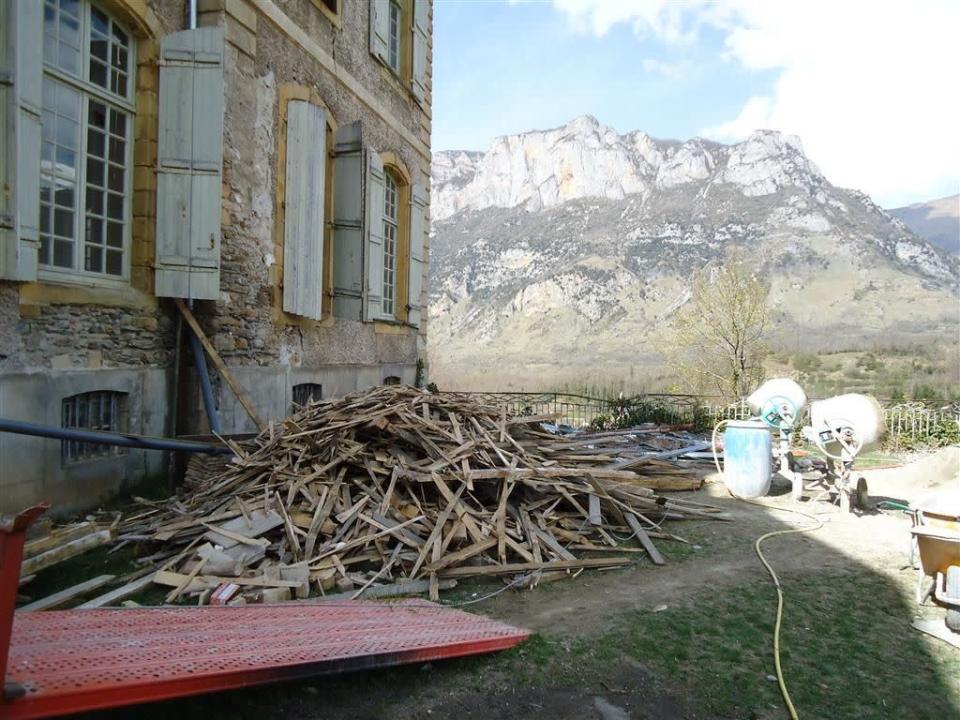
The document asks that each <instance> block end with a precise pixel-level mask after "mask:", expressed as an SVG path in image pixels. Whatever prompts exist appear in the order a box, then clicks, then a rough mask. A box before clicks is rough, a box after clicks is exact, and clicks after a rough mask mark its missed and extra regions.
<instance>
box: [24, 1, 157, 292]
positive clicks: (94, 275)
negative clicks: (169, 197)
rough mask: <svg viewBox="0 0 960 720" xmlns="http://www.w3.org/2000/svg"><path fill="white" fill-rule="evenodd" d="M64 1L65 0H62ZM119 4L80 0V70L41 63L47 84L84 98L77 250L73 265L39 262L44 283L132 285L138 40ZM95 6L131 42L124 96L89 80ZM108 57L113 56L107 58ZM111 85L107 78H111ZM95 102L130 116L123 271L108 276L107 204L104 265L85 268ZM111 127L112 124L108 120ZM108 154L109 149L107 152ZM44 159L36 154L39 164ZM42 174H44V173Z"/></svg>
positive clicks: (79, 149) (76, 212)
mask: <svg viewBox="0 0 960 720" xmlns="http://www.w3.org/2000/svg"><path fill="white" fill-rule="evenodd" d="M60 1H62V0H60ZM43 2H44V9H45V11H46V10H47V9H48V8H49V6H51V5H53V6H57V7H59V5H60V2H58V0H43ZM114 4H116V0H115V2H113V3H111V2H106V3H104V2H93V1H92V0H78V2H77V6H78V7H79V10H80V28H79V31H78V32H79V34H80V39H79V42H80V45H81V47H80V48H79V58H78V63H79V74H77V75H74V74H71V73H69V72H68V71H66V70H63V69H62V68H59V67H57V65H56V64H51V63H50V62H48V61H47V59H46V56H45V57H44V62H43V80H44V84H45V86H46V84H47V83H48V82H50V81H52V82H53V83H56V85H57V86H60V87H66V88H67V89H68V90H69V91H72V92H75V93H77V94H78V95H79V96H80V100H79V118H78V119H79V123H78V134H79V138H78V146H77V153H76V154H77V167H76V170H75V174H76V181H75V183H74V195H75V204H74V208H75V210H74V220H73V225H74V227H73V241H72V242H73V244H74V248H73V249H74V253H73V267H71V268H67V267H62V266H57V265H54V264H52V263H51V264H41V265H40V266H39V268H38V272H37V279H38V280H39V281H41V282H50V283H54V284H82V285H91V286H104V287H124V286H129V284H130V282H131V268H132V255H133V250H132V247H133V223H134V212H133V193H134V173H135V157H134V149H135V143H136V134H137V133H136V126H137V114H136V110H137V108H136V99H137V94H138V92H139V83H138V80H137V78H138V75H139V56H138V52H139V42H138V37H137V33H136V32H134V30H133V28H131V27H130V24H129V23H128V22H126V21H125V18H123V17H122V14H123V13H120V12H115V10H119V9H122V8H114V7H113V5H114ZM93 9H96V10H97V11H99V12H100V13H102V14H104V15H106V16H107V17H108V19H109V21H110V23H112V24H113V25H115V26H116V27H118V28H119V29H120V30H121V31H122V32H123V33H125V34H126V35H127V39H128V46H127V64H126V83H127V86H126V94H125V95H120V94H118V93H114V92H111V91H110V90H109V89H107V88H104V87H103V86H101V85H99V84H97V83H95V82H93V81H92V80H91V79H90V45H91V27H92V20H91V14H92V10H93ZM44 30H45V32H44V38H43V39H42V42H44V43H46V42H47V39H46V38H47V33H46V24H45V25H44ZM108 47H109V48H110V49H111V50H112V47H113V44H112V42H111V43H110V44H109V46H108ZM108 61H109V58H108ZM110 71H111V68H110V67H108V68H107V73H108V74H107V77H108V80H109V78H110V76H111V72H110ZM108 84H109V82H108ZM92 102H96V103H99V104H101V105H103V106H105V107H106V108H107V113H108V116H110V114H111V111H119V112H121V113H122V114H123V115H124V117H125V118H126V128H125V147H124V159H123V168H124V171H125V172H124V178H123V191H122V195H123V208H122V213H123V228H122V233H123V238H122V245H121V249H122V257H121V272H120V273H119V274H108V273H107V272H106V253H107V252H108V250H107V247H108V246H107V243H106V232H107V226H106V208H104V212H103V215H104V218H103V220H104V227H103V230H102V239H103V244H102V245H101V246H100V247H101V248H102V252H103V256H102V259H101V261H102V267H103V268H104V269H103V271H88V270H86V269H85V267H84V265H85V253H84V249H85V246H86V240H85V229H84V227H85V220H86V218H87V210H86V194H87V190H88V186H87V177H86V174H87V173H86V171H87V167H86V166H87V160H88V157H87V155H88V126H89V109H90V104H91V103H92ZM108 126H109V122H108ZM107 131H108V132H107V133H106V141H105V142H106V143H107V144H109V138H110V133H109V127H108V128H107ZM105 154H108V153H106V151H105ZM39 161H40V159H39V158H38V162H39ZM42 174H43V173H41V175H42ZM106 198H107V195H106V194H104V200H106ZM50 234H51V236H52V234H53V227H51V228H50ZM53 257H54V255H53V250H52V249H51V260H52V259H53Z"/></svg>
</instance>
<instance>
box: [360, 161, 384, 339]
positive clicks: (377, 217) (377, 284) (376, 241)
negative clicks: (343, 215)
mask: <svg viewBox="0 0 960 720" xmlns="http://www.w3.org/2000/svg"><path fill="white" fill-rule="evenodd" d="M366 191H367V192H366V198H365V200H366V222H365V223H364V224H365V228H364V231H365V233H366V236H365V240H366V242H365V243H364V244H365V252H364V256H365V257H364V263H365V264H366V270H367V287H366V291H365V292H364V298H363V299H364V306H363V307H364V310H363V317H364V319H365V320H376V319H377V318H380V317H382V316H383V162H382V161H381V160H380V156H379V155H377V154H376V153H375V152H367V182H366Z"/></svg>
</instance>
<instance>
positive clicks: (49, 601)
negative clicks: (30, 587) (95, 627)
mask: <svg viewBox="0 0 960 720" xmlns="http://www.w3.org/2000/svg"><path fill="white" fill-rule="evenodd" d="M115 577H116V576H115V575H98V576H97V577H95V578H91V579H90V580H86V581H84V582H82V583H78V584H76V585H74V586H73V587H68V588H67V589H66V590H61V591H60V592H56V593H53V595H47V597H45V598H41V599H40V600H34V601H33V602H32V603H29V604H28V605H24V606H23V607H19V608H17V612H34V611H37V610H50V609H52V608H55V607H59V606H60V605H63V604H64V603H67V602H69V601H71V600H73V599H74V598H75V597H77V596H78V595H84V594H86V593H88V592H90V591H91V590H96V589H97V588H101V587H103V586H104V585H106V584H107V583H108V582H110V581H111V580H113V578H115Z"/></svg>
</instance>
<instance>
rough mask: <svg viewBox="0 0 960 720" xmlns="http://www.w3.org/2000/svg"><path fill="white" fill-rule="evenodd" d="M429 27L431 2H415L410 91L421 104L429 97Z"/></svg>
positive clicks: (421, 0) (414, 0)
mask: <svg viewBox="0 0 960 720" xmlns="http://www.w3.org/2000/svg"><path fill="white" fill-rule="evenodd" d="M429 27H430V2H429V0H413V77H412V78H411V82H410V89H411V90H412V91H413V95H414V97H415V98H417V100H418V101H419V102H421V103H422V102H423V101H424V100H425V99H426V97H427V30H428V28H429Z"/></svg>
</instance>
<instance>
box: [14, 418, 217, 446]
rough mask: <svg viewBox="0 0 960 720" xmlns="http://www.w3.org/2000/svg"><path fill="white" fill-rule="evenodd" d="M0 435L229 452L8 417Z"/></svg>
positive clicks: (183, 442)
mask: <svg viewBox="0 0 960 720" xmlns="http://www.w3.org/2000/svg"><path fill="white" fill-rule="evenodd" d="M0 432H9V433H16V434H18V435H33V436H36V437H44V438H52V439H54V440H76V441H78V442H87V443H95V444H98V445H114V446H117V447H130V448H138V449H141V450H176V451H179V452H199V453H208V454H210V455H220V454H223V455H226V454H231V453H232V452H233V451H232V450H231V449H230V448H228V447H225V446H223V445H210V444H207V443H199V442H193V441H190V440H175V439H171V438H157V437H146V436H144V435H129V434H121V433H111V432H102V431H100V430H79V429H74V428H60V427H51V426H49V425H40V424H39V423H32V422H26V421H24V420H10V419H8V418H0Z"/></svg>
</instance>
